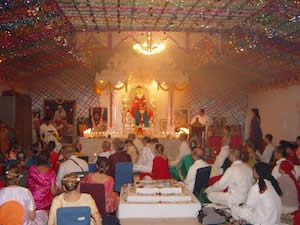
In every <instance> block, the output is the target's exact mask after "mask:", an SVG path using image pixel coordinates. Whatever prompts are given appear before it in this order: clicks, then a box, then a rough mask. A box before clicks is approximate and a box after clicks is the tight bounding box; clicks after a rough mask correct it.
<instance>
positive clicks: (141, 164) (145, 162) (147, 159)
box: [133, 137, 154, 173]
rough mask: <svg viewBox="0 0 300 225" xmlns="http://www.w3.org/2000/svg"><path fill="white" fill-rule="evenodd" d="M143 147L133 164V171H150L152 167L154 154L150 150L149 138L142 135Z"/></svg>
mask: <svg viewBox="0 0 300 225" xmlns="http://www.w3.org/2000/svg"><path fill="white" fill-rule="evenodd" d="M143 144H144V147H143V148H142V150H141V152H140V154H139V157H138V159H137V162H136V164H135V165H134V166H133V171H134V172H136V173H139V172H141V173H151V171H152V167H153V159H154V155H153V152H152V150H151V138H150V137H144V139H143Z"/></svg>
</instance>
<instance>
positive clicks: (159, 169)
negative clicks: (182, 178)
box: [140, 156, 172, 180]
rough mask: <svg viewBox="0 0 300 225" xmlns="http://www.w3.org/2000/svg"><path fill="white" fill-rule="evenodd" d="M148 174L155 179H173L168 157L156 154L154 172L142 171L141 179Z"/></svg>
mask: <svg viewBox="0 0 300 225" xmlns="http://www.w3.org/2000/svg"><path fill="white" fill-rule="evenodd" d="M146 176H149V177H151V178H152V179H153V180H163V179H171V178H172V177H171V173H170V169H169V160H168V158H164V157H162V156H156V157H155V158H154V159H153V166H152V173H151V174H150V173H141V174H140V179H143V178H144V177H146Z"/></svg>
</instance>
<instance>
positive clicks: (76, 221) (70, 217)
mask: <svg viewBox="0 0 300 225" xmlns="http://www.w3.org/2000/svg"><path fill="white" fill-rule="evenodd" d="M56 216H57V225H90V222H91V208H90V207H88V206H83V207H63V208H58V209H57V211H56Z"/></svg>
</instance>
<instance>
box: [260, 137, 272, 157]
mask: <svg viewBox="0 0 300 225" xmlns="http://www.w3.org/2000/svg"><path fill="white" fill-rule="evenodd" d="M272 140H273V136H272V135H271V134H266V136H265V139H264V141H265V143H266V147H265V150H264V152H263V154H262V156H261V157H260V160H261V161H262V162H265V163H270V162H271V159H272V155H273V152H274V150H275V146H274V145H273V144H272Z"/></svg>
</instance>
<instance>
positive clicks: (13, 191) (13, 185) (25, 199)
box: [0, 164, 48, 225]
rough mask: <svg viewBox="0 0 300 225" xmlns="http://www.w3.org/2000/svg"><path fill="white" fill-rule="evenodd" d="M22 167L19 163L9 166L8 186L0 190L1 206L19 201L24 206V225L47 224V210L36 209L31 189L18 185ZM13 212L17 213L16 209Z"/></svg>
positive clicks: (7, 171)
mask: <svg viewBox="0 0 300 225" xmlns="http://www.w3.org/2000/svg"><path fill="white" fill-rule="evenodd" d="M20 177H21V169H20V167H19V166H18V165H17V164H12V165H9V166H8V167H7V170H6V175H5V178H6V181H7V187H5V188H2V189H1V190H0V206H1V205H3V204H4V203H6V202H9V201H17V202H19V203H20V204H21V205H22V206H23V207H24V210H25V212H24V220H23V223H22V224H23V225H36V224H46V223H47V220H48V216H47V212H46V211H45V210H36V205H35V202H34V199H33V197H32V194H31V192H30V190H28V189H27V188H23V187H20V186H18V184H19V181H20ZM11 213H15V212H14V211H13V212H11Z"/></svg>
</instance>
